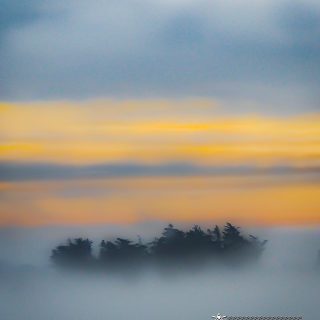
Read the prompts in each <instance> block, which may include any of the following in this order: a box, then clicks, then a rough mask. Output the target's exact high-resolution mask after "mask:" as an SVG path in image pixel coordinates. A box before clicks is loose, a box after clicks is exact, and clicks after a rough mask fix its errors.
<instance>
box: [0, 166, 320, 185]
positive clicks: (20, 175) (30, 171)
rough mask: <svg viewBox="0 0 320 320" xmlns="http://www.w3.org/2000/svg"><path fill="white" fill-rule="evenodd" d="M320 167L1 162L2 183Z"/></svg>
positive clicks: (304, 172)
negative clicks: (85, 164)
mask: <svg viewBox="0 0 320 320" xmlns="http://www.w3.org/2000/svg"><path fill="white" fill-rule="evenodd" d="M319 173H320V168H318V167H313V168H296V167H289V166H271V167H255V166H250V165H246V166H245V165H242V166H197V165H192V164H188V163H165V164H158V165H147V164H138V163H126V164H100V165H87V166H72V165H55V164H46V163H6V162H0V181H2V182H4V181H6V182H9V181H32V180H33V181H38V180H70V179H105V178H123V177H161V176H162V177H170V176H171V177H184V176H235V175H236V176H248V175H249V176H250V175H262V174H263V175H265V174H266V175H282V176H287V175H289V176H290V175H296V174H298V175H299V174H300V175H301V179H302V178H303V179H306V178H307V180H308V181H310V180H315V181H317V179H318V178H317V177H318V174H319Z"/></svg>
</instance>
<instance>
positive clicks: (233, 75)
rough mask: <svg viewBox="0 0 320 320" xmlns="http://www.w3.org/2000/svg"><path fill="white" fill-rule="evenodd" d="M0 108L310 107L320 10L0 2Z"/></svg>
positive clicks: (314, 6)
mask: <svg viewBox="0 0 320 320" xmlns="http://www.w3.org/2000/svg"><path fill="white" fill-rule="evenodd" d="M0 10H1V12H0V16H1V19H0V20H1V23H0V37H1V38H0V57H1V60H0V81H1V85H0V98H1V100H9V101H16V100H23V101H26V100H28V101H30V100H31V101H33V100H57V99H59V100H60V99H83V98H86V99H87V98H88V99H89V98H90V99H92V98H97V97H113V98H131V97H135V98H137V97H139V98H145V97H148V98H150V97H151V98H155V97H156V98H159V97H189V96H193V97H194V96H201V97H204V96H205V97H214V98H215V99H219V100H223V101H228V108H229V109H230V110H226V111H231V112H239V111H240V112H242V111H258V112H271V113H276V114H278V113H284V114H288V113H300V112H303V113H305V112H314V111H316V110H318V109H319V103H318V101H319V93H318V90H317V88H318V87H319V84H320V41H319V40H320V4H319V3H318V1H315V0H306V1H297V0H296V1H275V0H268V1H266V0H263V1H250V0H241V1H229V0H227V1H225V0H224V1H222V0H210V1H208V0H201V1H196V2H195V1H189V0H174V1H156V0H135V1H127V0H123V1H114V0H112V1H102V0H98V1H90V2H88V1H83V0H77V1H72V0H68V1H64V2H57V1H53V0H47V1H37V0H33V1H25V0H23V1H16V0H14V1H8V0H2V1H1V9H0Z"/></svg>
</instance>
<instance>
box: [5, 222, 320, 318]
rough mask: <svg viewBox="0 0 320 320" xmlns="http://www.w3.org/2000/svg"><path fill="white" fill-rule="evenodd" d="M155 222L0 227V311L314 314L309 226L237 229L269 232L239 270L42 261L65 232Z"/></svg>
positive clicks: (131, 232)
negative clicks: (113, 270) (108, 267)
mask: <svg viewBox="0 0 320 320" xmlns="http://www.w3.org/2000/svg"><path fill="white" fill-rule="evenodd" d="M162 227H163V224H161V225H160V224H159V225H157V224H155V225H152V226H151V225H150V226H147V227H146V226H145V225H142V226H136V227H132V228H125V227H112V228H111V227H109V228H110V229H108V228H102V227H97V228H91V229H90V230H88V229H87V228H81V229H80V228H73V229H70V228H48V229H45V228H41V229H2V230H0V249H1V262H0V281H1V287H0V319H1V320H22V319H23V320H26V319H30V320H49V319H50V320H51V319H52V320H53V319H59V320H67V319H68V320H73V319H74V320H82V319H83V320H98V319H99V320H100V319H108V320H121V319H130V320H145V319H146V320H147V319H148V320H149V319H153V320H158V319H159V320H160V319H161V320H163V319H166V320H169V319H172V320H178V319H184V320H189V319H190V320H191V319H195V320H199V319H210V318H211V315H213V314H217V313H218V312H220V313H222V314H226V315H245V316H249V315H256V316H259V315H265V316H267V315H269V316H272V315H273V316H280V315H282V316H299V315H301V316H303V319H305V320H315V319H318V318H319V313H320V305H319V296H320V268H318V269H317V268H316V260H317V254H318V250H319V249H320V231H319V229H316V228H309V229H297V228H296V229H294V228H288V229H279V228H278V229H258V230H248V229H244V233H247V232H251V233H253V234H255V235H258V236H260V238H261V239H268V240H269V242H268V244H267V247H266V251H265V252H264V254H263V257H262V259H261V261H260V263H259V265H257V266H254V267H251V268H250V269H246V270H230V269H229V270H207V271H202V272H193V273H191V272H190V273H187V272H184V273H179V272H174V273H171V274H159V273H157V272H156V271H155V270H144V272H143V273H142V274H140V275H139V276H137V277H129V276H124V275H123V276H120V275H117V276H112V275H98V274H96V275H93V274H79V273H78V274H70V273H61V272H58V271H57V270H55V269H54V268H53V267H52V266H51V265H50V262H49V256H50V250H51V249H52V248H53V247H54V246H55V245H57V244H59V243H61V242H63V241H64V240H65V239H66V238H67V237H74V236H84V237H90V238H91V239H92V240H94V241H95V242H96V243H97V242H98V240H101V239H102V238H109V237H112V236H116V235H128V237H131V238H132V239H134V237H136V236H137V235H140V236H142V237H145V238H146V239H147V238H148V237H150V236H151V235H156V234H159V233H160V232H161V228H162ZM146 230H148V232H146ZM135 240H136V239H135Z"/></svg>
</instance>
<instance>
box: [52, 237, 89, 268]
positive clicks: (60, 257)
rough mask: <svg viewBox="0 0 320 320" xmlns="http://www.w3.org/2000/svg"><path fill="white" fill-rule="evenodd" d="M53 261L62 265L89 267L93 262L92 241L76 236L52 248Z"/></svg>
mask: <svg viewBox="0 0 320 320" xmlns="http://www.w3.org/2000/svg"><path fill="white" fill-rule="evenodd" d="M51 259H52V261H53V262H54V263H55V264H56V265H58V266H61V267H88V266H89V265H92V264H93V261H94V258H93V256H92V241H90V240H89V239H82V238H76V239H74V240H70V239H69V240H68V242H67V244H66V245H60V246H58V247H56V248H55V249H53V250H52V254H51Z"/></svg>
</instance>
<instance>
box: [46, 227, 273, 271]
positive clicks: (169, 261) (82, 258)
mask: <svg viewBox="0 0 320 320" xmlns="http://www.w3.org/2000/svg"><path fill="white" fill-rule="evenodd" d="M266 242H267V241H266V240H264V241H260V240H259V239H258V238H257V237H255V236H252V235H249V236H244V235H242V234H241V232H240V230H239V228H238V227H236V226H234V225H232V224H231V223H227V224H226V225H225V226H224V227H223V229H222V230H221V229H220V228H219V227H218V226H215V227H214V228H213V229H212V230H211V229H207V231H204V230H203V229H202V228H201V227H199V226H198V225H195V226H194V227H192V228H191V229H190V230H187V231H182V230H179V229H177V228H175V227H174V226H173V225H172V224H169V225H168V226H167V227H166V228H164V230H163V232H162V234H161V236H160V237H159V238H155V239H154V240H153V241H151V242H150V243H147V244H144V243H142V241H141V239H140V238H139V240H138V241H137V242H133V241H131V240H129V239H125V238H117V239H115V240H114V241H110V240H102V241H101V243H100V248H99V254H98V256H94V255H93V250H92V241H91V240H89V239H83V238H76V239H73V240H71V239H69V240H68V242H67V244H64V245H59V246H57V247H56V248H55V249H53V250H52V255H51V259H52V261H53V262H54V264H55V265H57V266H59V267H64V268H85V269H90V268H100V269H104V270H124V269H128V270H136V269H137V268H140V267H141V266H142V265H150V264H153V265H157V266H165V267H171V266H173V265H179V266H180V267H181V266H184V267H187V266H205V265H208V262H209V261H213V262H214V263H216V264H221V263H229V264H237V265H239V264H243V263H247V262H249V261H253V260H256V259H257V258H258V257H259V256H260V255H261V253H262V252H263V249H264V247H265V244H266Z"/></svg>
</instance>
